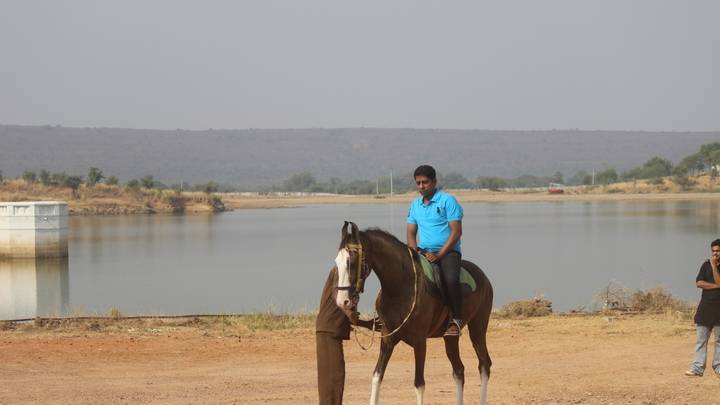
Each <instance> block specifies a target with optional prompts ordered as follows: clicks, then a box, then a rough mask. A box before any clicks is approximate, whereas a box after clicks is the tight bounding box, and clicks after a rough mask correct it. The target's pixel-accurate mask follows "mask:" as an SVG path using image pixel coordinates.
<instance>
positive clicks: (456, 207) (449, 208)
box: [445, 196, 463, 221]
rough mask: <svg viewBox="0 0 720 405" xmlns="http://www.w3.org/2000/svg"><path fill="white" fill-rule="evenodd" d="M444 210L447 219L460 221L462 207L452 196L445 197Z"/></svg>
mask: <svg viewBox="0 0 720 405" xmlns="http://www.w3.org/2000/svg"><path fill="white" fill-rule="evenodd" d="M445 212H446V213H447V220H448V221H462V219H463V209H462V207H461V206H460V204H459V203H458V202H457V200H456V199H455V197H453V196H450V198H448V199H447V202H446V204H445Z"/></svg>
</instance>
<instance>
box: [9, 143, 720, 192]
mask: <svg viewBox="0 0 720 405" xmlns="http://www.w3.org/2000/svg"><path fill="white" fill-rule="evenodd" d="M718 167H720V142H714V143H709V144H705V145H702V146H701V147H700V149H699V150H698V151H697V152H696V153H694V154H692V155H690V156H687V157H685V158H683V159H682V160H681V161H680V162H679V163H678V164H676V165H674V164H673V163H672V162H671V161H669V160H667V159H664V158H661V157H658V156H654V157H652V158H650V159H649V160H647V161H646V162H645V163H643V164H642V165H640V166H638V167H635V168H633V169H630V170H627V171H625V172H621V173H619V172H618V171H617V170H616V169H615V168H613V167H610V168H607V169H604V170H602V171H599V172H596V173H590V172H588V171H586V170H580V171H578V172H577V173H575V174H574V175H573V176H571V177H568V178H564V176H563V174H562V173H560V172H556V173H555V174H553V175H552V176H535V175H530V174H525V175H522V176H518V177H515V178H503V177H486V176H479V177H477V178H475V179H474V180H470V179H468V178H467V177H465V176H463V175H462V174H460V173H458V172H449V173H446V174H442V173H439V174H438V183H439V184H440V185H441V187H443V188H446V189H476V188H480V189H491V190H500V189H505V188H528V187H546V186H547V185H548V184H549V183H563V184H567V185H573V186H576V185H606V184H611V183H616V182H618V181H635V180H648V181H650V182H651V183H655V184H661V183H662V181H663V180H662V179H663V178H664V177H668V176H672V177H673V181H674V182H676V183H677V184H679V185H680V186H681V187H682V188H688V187H690V186H691V185H692V184H693V180H692V179H690V178H689V177H688V176H689V175H696V174H699V173H710V175H711V176H713V177H715V176H717V174H718V173H717V169H718ZM19 178H21V179H23V180H25V181H26V182H28V183H41V184H43V185H46V186H59V187H67V188H71V189H73V191H76V190H77V189H78V188H79V187H80V185H82V184H84V185H85V186H87V187H93V186H95V185H96V184H101V183H102V184H107V185H121V184H120V181H119V179H118V178H117V177H115V176H108V177H105V174H104V173H103V171H102V170H100V169H99V168H96V167H91V168H90V170H89V171H88V173H87V175H86V176H77V175H68V174H66V173H65V172H59V173H50V172H49V171H47V170H45V169H43V170H40V171H39V172H35V171H31V170H26V171H25V172H23V173H22V175H21V176H20V177H19ZM2 181H3V175H2V171H0V182H2ZM124 186H125V187H127V188H129V189H140V188H145V189H173V190H177V191H202V192H205V193H215V192H218V191H238V189H237V188H235V187H231V186H225V185H222V186H221V185H220V184H218V183H216V182H215V181H208V182H207V183H199V184H192V185H190V184H187V183H184V182H181V183H175V184H171V185H169V186H168V185H166V184H164V183H162V182H160V181H158V180H156V179H155V178H154V177H153V176H152V175H145V176H143V177H141V178H139V179H138V178H135V179H130V180H128V181H127V182H125V183H124ZM390 188H391V179H390V176H380V177H378V178H376V179H373V180H369V179H355V180H349V181H344V180H341V179H340V178H337V177H331V178H330V179H329V180H327V181H318V179H317V178H315V176H314V175H313V174H312V173H310V172H301V173H296V174H294V175H292V176H291V177H290V178H288V179H287V180H285V181H283V182H282V183H281V184H276V185H272V186H269V187H262V188H260V189H258V191H261V192H313V193H334V194H375V193H381V194H388V193H390V191H391V190H390ZM413 190H415V183H414V179H413V177H412V173H409V172H408V173H401V174H399V175H396V176H393V178H392V191H393V192H396V193H406V192H409V191H413Z"/></svg>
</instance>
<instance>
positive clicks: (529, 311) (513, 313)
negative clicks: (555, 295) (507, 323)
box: [498, 296, 552, 318]
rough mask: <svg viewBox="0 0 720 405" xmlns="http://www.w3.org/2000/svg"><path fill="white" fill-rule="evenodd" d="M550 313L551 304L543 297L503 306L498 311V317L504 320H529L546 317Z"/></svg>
mask: <svg viewBox="0 0 720 405" xmlns="http://www.w3.org/2000/svg"><path fill="white" fill-rule="evenodd" d="M551 313H552V302H550V300H548V299H546V298H545V297H543V296H539V297H535V298H531V299H529V300H519V301H513V302H510V303H508V304H505V305H504V306H503V307H502V308H500V310H499V311H498V315H500V316H501V317H505V318H529V317H535V316H547V315H550V314H551Z"/></svg>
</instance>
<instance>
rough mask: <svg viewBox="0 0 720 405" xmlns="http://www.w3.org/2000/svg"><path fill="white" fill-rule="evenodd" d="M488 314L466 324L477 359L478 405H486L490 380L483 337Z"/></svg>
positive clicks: (488, 357)
mask: <svg viewBox="0 0 720 405" xmlns="http://www.w3.org/2000/svg"><path fill="white" fill-rule="evenodd" d="M489 320H490V314H489V313H488V314H487V315H484V314H483V315H478V316H476V317H475V318H474V319H473V320H472V321H470V323H469V324H468V332H469V333H470V340H472V344H473V348H474V349H475V354H477V357H478V369H479V370H480V405H485V404H486V403H487V389H488V380H490V366H491V365H492V361H491V360H490V353H488V349H487V341H486V338H485V335H486V333H487V328H488V322H489Z"/></svg>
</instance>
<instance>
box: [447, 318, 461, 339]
mask: <svg viewBox="0 0 720 405" xmlns="http://www.w3.org/2000/svg"><path fill="white" fill-rule="evenodd" d="M461 335H462V321H461V320H459V319H452V320H450V322H448V327H447V329H445V333H444V334H443V336H457V337H460V336H461Z"/></svg>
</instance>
